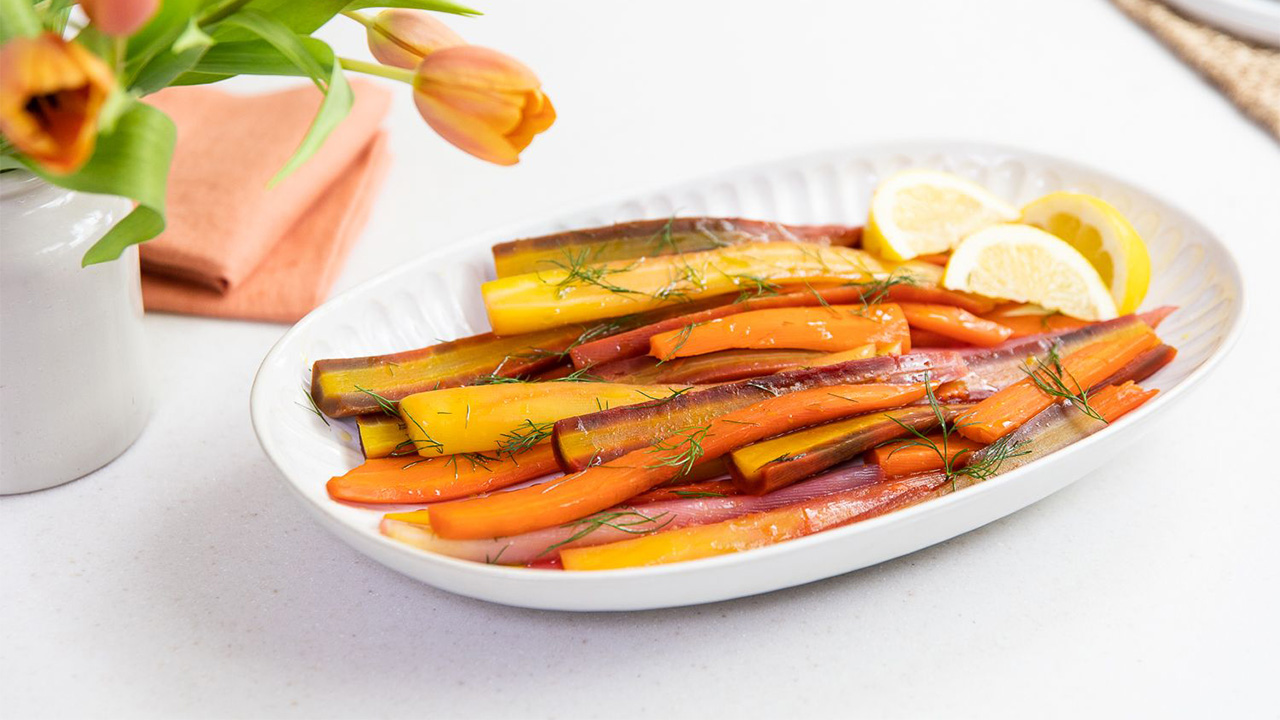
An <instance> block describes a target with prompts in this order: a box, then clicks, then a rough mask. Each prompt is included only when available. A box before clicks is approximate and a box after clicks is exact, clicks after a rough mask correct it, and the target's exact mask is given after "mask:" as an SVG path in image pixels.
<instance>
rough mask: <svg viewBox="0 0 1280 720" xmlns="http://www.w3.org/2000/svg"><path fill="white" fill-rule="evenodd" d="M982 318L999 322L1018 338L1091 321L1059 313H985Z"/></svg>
mask: <svg viewBox="0 0 1280 720" xmlns="http://www.w3.org/2000/svg"><path fill="white" fill-rule="evenodd" d="M982 317H983V318H985V319H987V320H990V321H992V322H996V323H1000V324H1001V325H1003V326H1004V327H1007V328H1009V329H1010V330H1011V331H1013V334H1011V335H1010V336H1009V337H1011V338H1020V337H1027V336H1029V335H1039V334H1041V333H1047V332H1062V331H1064V330H1075V329H1077V328H1082V327H1084V326H1086V325H1092V324H1093V323H1091V322H1089V321H1088V320H1078V319H1076V318H1073V317H1068V316H1066V315H1063V314H1061V313H1054V314H1052V315H1013V316H1008V315H996V314H990V313H989V314H985V315H983V316H982Z"/></svg>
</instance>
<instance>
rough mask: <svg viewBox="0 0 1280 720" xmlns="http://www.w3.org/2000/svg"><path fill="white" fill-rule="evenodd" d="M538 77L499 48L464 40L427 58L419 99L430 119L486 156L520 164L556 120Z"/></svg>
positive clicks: (457, 142)
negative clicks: (498, 49)
mask: <svg viewBox="0 0 1280 720" xmlns="http://www.w3.org/2000/svg"><path fill="white" fill-rule="evenodd" d="M541 86H542V83H541V82H540V81H539V80H538V76H537V75H534V74H533V71H532V70H530V69H529V68H528V67H526V66H525V65H524V64H523V63H521V62H519V61H518V60H515V59H513V58H510V57H508V56H506V55H503V54H502V53H500V52H498V51H496V50H490V49H488V48H482V47H477V46H475V45H463V46H460V47H452V48H446V49H444V50H438V51H436V52H434V53H432V54H430V55H428V56H427V57H426V59H425V60H423V61H422V63H421V64H420V65H418V68H417V71H416V73H415V74H414V79H413V101H414V104H416V105H417V106H418V112H419V113H420V114H421V115H422V117H423V119H425V120H426V121H427V124H428V125H430V126H431V128H432V129H433V130H435V131H436V132H437V133H439V134H440V136H441V137H443V138H444V139H445V140H447V141H449V142H450V143H452V144H453V145H454V146H456V147H457V148H459V149H461V150H463V151H465V152H467V153H470V154H472V155H474V156H476V157H478V158H480V159H481V160H488V161H489V162H491V163H496V164H498V165H514V164H516V163H517V162H519V161H520V152H521V151H522V150H524V149H525V148H526V147H528V146H529V143H530V142H531V141H532V140H533V136H534V135H537V134H538V133H540V132H543V131H544V130H546V129H547V128H549V127H551V124H552V123H554V122H555V120H556V111H555V108H553V107H552V106H551V100H550V99H549V98H547V96H546V94H544V93H543V92H542V90H541Z"/></svg>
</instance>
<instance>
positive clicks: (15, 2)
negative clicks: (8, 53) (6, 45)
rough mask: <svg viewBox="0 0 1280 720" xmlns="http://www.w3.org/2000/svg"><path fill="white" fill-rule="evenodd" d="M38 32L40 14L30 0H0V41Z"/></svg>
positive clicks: (28, 35)
mask: <svg viewBox="0 0 1280 720" xmlns="http://www.w3.org/2000/svg"><path fill="white" fill-rule="evenodd" d="M39 34H40V16H39V15H37V14H36V9H35V8H34V7H33V6H32V4H31V0H0V42H9V41H10V40H12V39H13V38H16V37H32V36H34V35H39Z"/></svg>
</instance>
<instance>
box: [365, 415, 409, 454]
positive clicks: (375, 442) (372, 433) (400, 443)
mask: <svg viewBox="0 0 1280 720" xmlns="http://www.w3.org/2000/svg"><path fill="white" fill-rule="evenodd" d="M356 430H357V431H358V432H359V433H360V449H361V450H363V451H364V456H365V457H367V458H381V457H387V456H388V455H417V454H418V449H417V448H415V447H414V446H413V441H412V440H410V439H409V429H408V427H407V426H406V425H405V424H404V420H402V419H401V418H400V417H399V416H398V415H388V414H386V413H365V414H364V415H357V416H356Z"/></svg>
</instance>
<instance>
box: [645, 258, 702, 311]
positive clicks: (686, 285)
mask: <svg viewBox="0 0 1280 720" xmlns="http://www.w3.org/2000/svg"><path fill="white" fill-rule="evenodd" d="M677 257H681V258H682V259H683V256H677ZM706 287H707V282H706V279H705V278H703V276H702V273H701V272H699V271H698V270H696V269H694V267H693V266H692V265H690V264H689V261H688V260H687V259H685V260H683V265H681V266H680V267H679V268H677V269H676V270H675V271H674V272H672V274H671V277H670V279H668V280H667V284H666V285H663V286H662V287H660V288H658V289H657V290H655V291H654V292H653V293H652V295H651V296H652V297H653V299H655V300H661V301H667V300H678V301H680V302H687V301H688V300H689V292H690V291H692V290H702V289H705V288H706Z"/></svg>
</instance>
